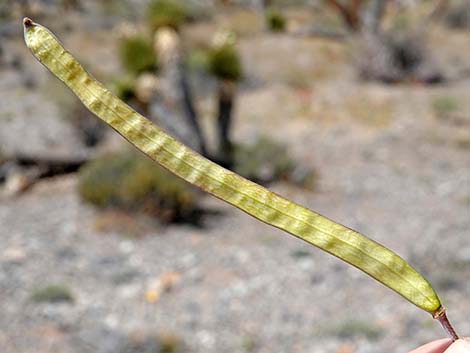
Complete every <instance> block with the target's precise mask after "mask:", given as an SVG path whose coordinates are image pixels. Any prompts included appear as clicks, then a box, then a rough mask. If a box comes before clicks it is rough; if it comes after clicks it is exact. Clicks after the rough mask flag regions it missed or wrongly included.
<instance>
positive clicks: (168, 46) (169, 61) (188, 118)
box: [150, 28, 207, 155]
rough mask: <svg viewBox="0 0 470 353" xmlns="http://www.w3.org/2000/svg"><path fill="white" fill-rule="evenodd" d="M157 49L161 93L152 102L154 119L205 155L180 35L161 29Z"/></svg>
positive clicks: (204, 146)
mask: <svg viewBox="0 0 470 353" xmlns="http://www.w3.org/2000/svg"><path fill="white" fill-rule="evenodd" d="M155 45H156V47H157V53H158V55H159V58H158V59H159V60H158V61H159V64H160V74H159V92H158V94H157V96H156V97H154V99H153V100H152V102H151V105H150V112H151V116H153V117H155V118H157V119H159V121H158V122H159V124H161V126H162V127H163V128H164V129H165V130H166V131H167V132H169V133H170V134H172V135H174V136H175V137H177V138H179V139H181V140H182V141H184V142H185V143H186V144H188V145H189V146H190V147H192V148H193V149H195V150H197V151H199V152H201V153H202V154H204V155H206V152H207V151H206V145H205V142H204V136H203V134H202V131H201V129H200V127H199V124H198V121H197V113H196V109H195V108H194V104H193V97H192V94H191V89H190V86H189V82H188V77H187V72H186V68H185V65H184V63H183V55H182V48H181V43H180V38H179V35H178V33H176V32H175V31H174V30H172V29H170V28H162V29H159V30H158V31H157V32H156V34H155ZM152 112H153V114H152Z"/></svg>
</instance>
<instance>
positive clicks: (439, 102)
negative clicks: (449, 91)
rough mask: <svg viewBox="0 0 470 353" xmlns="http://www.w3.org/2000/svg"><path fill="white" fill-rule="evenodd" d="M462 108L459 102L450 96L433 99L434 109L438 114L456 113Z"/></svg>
mask: <svg viewBox="0 0 470 353" xmlns="http://www.w3.org/2000/svg"><path fill="white" fill-rule="evenodd" d="M459 108H460V105H459V102H458V101H457V100H456V99H454V98H452V97H448V96H444V97H437V98H436V99H434V100H433V101H432V109H433V110H434V113H435V114H436V115H438V116H445V115H448V114H452V113H455V112H456V111H458V110H459Z"/></svg>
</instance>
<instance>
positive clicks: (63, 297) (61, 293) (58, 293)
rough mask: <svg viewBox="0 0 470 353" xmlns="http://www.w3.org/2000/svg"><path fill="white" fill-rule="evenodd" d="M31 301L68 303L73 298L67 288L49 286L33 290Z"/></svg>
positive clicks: (55, 285)
mask: <svg viewBox="0 0 470 353" xmlns="http://www.w3.org/2000/svg"><path fill="white" fill-rule="evenodd" d="M31 299H32V300H33V301H35V302H49V303H57V302H70V301H73V296H72V293H71V291H70V289H69V288H67V287H66V286H64V285H60V284H51V285H47V286H45V287H38V288H35V289H34V290H33V293H32V294H31Z"/></svg>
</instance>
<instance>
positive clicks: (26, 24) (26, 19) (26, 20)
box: [23, 17, 33, 27]
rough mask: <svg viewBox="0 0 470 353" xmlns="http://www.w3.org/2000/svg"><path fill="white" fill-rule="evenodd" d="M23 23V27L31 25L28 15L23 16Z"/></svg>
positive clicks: (31, 21)
mask: <svg viewBox="0 0 470 353" xmlns="http://www.w3.org/2000/svg"><path fill="white" fill-rule="evenodd" d="M23 25H24V26H25V27H30V26H32V25H33V20H32V19H30V18H29V17H25V18H23Z"/></svg>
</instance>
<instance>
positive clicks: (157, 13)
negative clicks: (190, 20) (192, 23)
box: [147, 0, 188, 31]
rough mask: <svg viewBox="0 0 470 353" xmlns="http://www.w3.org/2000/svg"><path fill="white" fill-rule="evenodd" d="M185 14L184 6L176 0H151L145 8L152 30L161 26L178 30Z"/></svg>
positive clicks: (184, 19) (185, 16)
mask: <svg viewBox="0 0 470 353" xmlns="http://www.w3.org/2000/svg"><path fill="white" fill-rule="evenodd" d="M187 16H188V15H187V10H186V7H185V6H183V4H182V2H179V1H176V0H153V1H151V2H150V4H149V6H148V8H147V20H148V23H149V26H150V28H151V30H152V31H156V30H157V29H159V28H161V27H171V28H173V29H175V30H178V29H179V28H180V27H181V25H182V24H183V23H184V22H185V21H186V19H187Z"/></svg>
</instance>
